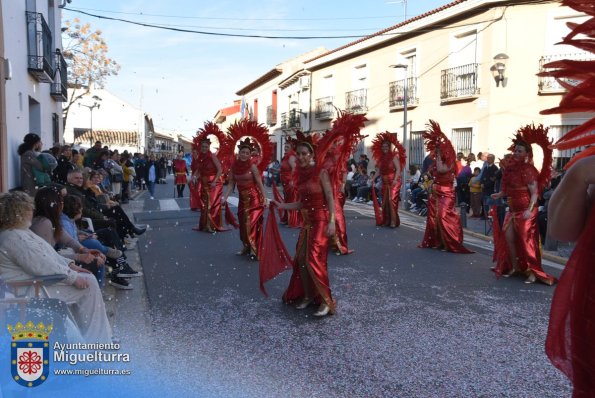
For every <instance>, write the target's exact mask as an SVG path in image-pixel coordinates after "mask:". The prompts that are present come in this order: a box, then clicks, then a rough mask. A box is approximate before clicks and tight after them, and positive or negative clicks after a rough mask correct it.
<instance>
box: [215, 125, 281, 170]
mask: <svg viewBox="0 0 595 398" xmlns="http://www.w3.org/2000/svg"><path fill="white" fill-rule="evenodd" d="M246 138H250V140H251V144H252V145H253V146H256V147H258V149H259V150H260V161H258V162H257V163H256V167H257V168H258V170H259V171H260V172H261V173H262V172H263V171H264V170H265V169H266V167H267V166H268V164H269V162H270V160H271V156H272V155H273V145H272V143H271V139H270V137H269V130H268V129H267V128H266V127H265V126H264V125H263V124H260V123H258V122H256V121H253V120H246V119H242V120H239V121H236V122H235V123H234V124H232V125H231V126H229V128H228V129H227V140H228V145H226V151H225V153H224V154H223V155H222V156H223V157H224V158H225V159H226V161H229V162H230V164H233V161H234V159H235V154H234V148H235V146H236V145H237V144H239V143H240V141H241V140H242V139H244V140H245V139H246Z"/></svg>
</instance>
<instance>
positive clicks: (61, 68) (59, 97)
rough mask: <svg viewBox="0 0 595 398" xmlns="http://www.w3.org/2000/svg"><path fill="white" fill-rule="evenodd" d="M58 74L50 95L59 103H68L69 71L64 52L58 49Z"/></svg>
mask: <svg viewBox="0 0 595 398" xmlns="http://www.w3.org/2000/svg"><path fill="white" fill-rule="evenodd" d="M55 57H56V58H55V59H56V66H57V67H56V72H55V73H54V82H53V83H52V84H51V88H50V95H51V96H52V97H53V98H54V99H55V100H56V101H59V102H66V100H67V99H68V85H67V82H68V71H67V66H66V61H65V60H64V56H63V55H62V52H61V51H60V50H58V49H56V55H55Z"/></svg>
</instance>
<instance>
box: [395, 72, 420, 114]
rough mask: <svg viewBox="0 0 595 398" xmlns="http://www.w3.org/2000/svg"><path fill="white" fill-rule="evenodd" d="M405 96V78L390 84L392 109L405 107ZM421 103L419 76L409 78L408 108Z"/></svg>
mask: <svg viewBox="0 0 595 398" xmlns="http://www.w3.org/2000/svg"><path fill="white" fill-rule="evenodd" d="M404 98H405V79H403V80H397V81H396V82H390V83H389V84H388V106H389V109H390V110H395V109H403V106H404ZM418 104H419V98H417V77H409V78H407V108H413V107H415V106H417V105H418Z"/></svg>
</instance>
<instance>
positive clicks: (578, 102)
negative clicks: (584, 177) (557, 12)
mask: <svg viewBox="0 0 595 398" xmlns="http://www.w3.org/2000/svg"><path fill="white" fill-rule="evenodd" d="M562 5H564V6H568V7H570V8H574V9H575V10H577V11H581V12H584V13H585V14H588V15H591V16H595V4H594V3H593V2H592V1H585V0H582V1H581V0H563V1H562ZM568 27H569V28H570V29H572V31H571V32H570V33H569V34H568V35H567V36H566V37H564V39H562V41H561V42H560V43H559V44H564V45H570V46H574V47H577V48H580V49H581V50H584V51H587V52H591V53H595V18H591V19H589V20H587V21H585V22H584V23H582V24H573V23H569V24H568ZM578 35H581V36H582V37H583V38H580V39H579V38H576V37H577V36H578ZM585 36H586V38H585ZM544 67H545V68H551V69H552V70H550V71H546V72H541V73H539V74H538V76H549V77H554V78H556V80H557V81H558V82H559V83H560V85H561V86H562V87H564V88H566V89H567V90H568V93H567V94H566V95H565V96H564V98H562V101H560V105H558V106H557V107H555V108H551V109H546V110H544V111H541V114H543V115H550V114H555V113H575V112H592V111H593V110H595V60H590V61H571V60H560V61H554V62H550V63H548V64H545V65H544ZM563 78H564V79H572V80H578V81H580V83H579V84H577V85H572V84H570V83H568V82H566V81H564V80H561V79H563ZM594 130H595V118H592V119H590V120H589V121H587V122H586V123H583V124H582V125H580V126H578V127H576V128H574V129H572V130H570V131H569V132H568V133H566V134H565V135H564V136H563V137H562V138H560V139H559V140H558V141H557V142H556V144H555V145H554V146H553V148H556V149H560V150H565V149H571V148H578V147H581V146H586V145H593V144H595V133H594ZM591 155H595V148H594V147H591V148H587V149H586V150H584V151H582V152H581V153H580V154H579V155H577V156H575V157H573V158H572V160H571V161H570V162H569V163H568V164H567V165H566V167H567V168H568V167H570V166H571V165H572V164H573V163H574V162H576V161H577V160H579V159H582V158H584V157H587V156H591Z"/></svg>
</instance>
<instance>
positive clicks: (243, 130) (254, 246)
mask: <svg viewBox="0 0 595 398" xmlns="http://www.w3.org/2000/svg"><path fill="white" fill-rule="evenodd" d="M227 139H228V140H229V142H230V143H232V145H233V146H237V149H238V154H237V156H236V155H235V154H234V153H233V152H231V148H233V147H232V146H231V145H229V146H228V148H229V151H227V152H226V154H225V155H224V156H223V158H224V159H232V160H233V164H232V166H231V171H230V173H229V182H228V185H227V191H226V192H225V195H224V196H223V199H222V201H223V202H227V198H228V197H229V195H230V194H231V192H232V191H233V190H234V188H235V186H236V185H237V187H238V193H239V203H238V219H239V224H240V239H241V241H242V244H243V247H242V250H240V251H239V252H238V253H237V254H238V255H248V256H249V257H250V259H251V260H256V259H258V253H259V250H260V246H261V243H262V232H263V231H262V225H263V219H264V208H265V206H266V195H265V191H264V186H263V184H262V178H261V176H262V172H263V171H264V168H265V167H266V166H267V162H268V159H270V158H271V155H272V145H271V142H270V139H269V133H268V130H267V128H266V127H264V126H263V125H262V124H258V123H257V122H255V121H249V120H245V119H244V120H241V121H239V122H236V123H234V124H232V125H231V126H230V127H229V129H228V137H227ZM257 148H258V151H259V157H258V158H259V159H260V161H259V162H256V161H255V160H254V158H253V157H252V152H254V151H255V149H257Z"/></svg>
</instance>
